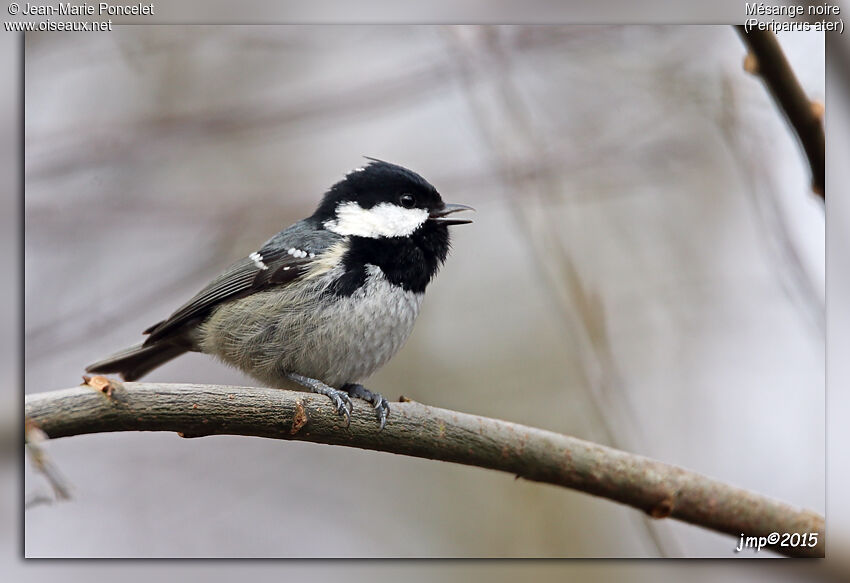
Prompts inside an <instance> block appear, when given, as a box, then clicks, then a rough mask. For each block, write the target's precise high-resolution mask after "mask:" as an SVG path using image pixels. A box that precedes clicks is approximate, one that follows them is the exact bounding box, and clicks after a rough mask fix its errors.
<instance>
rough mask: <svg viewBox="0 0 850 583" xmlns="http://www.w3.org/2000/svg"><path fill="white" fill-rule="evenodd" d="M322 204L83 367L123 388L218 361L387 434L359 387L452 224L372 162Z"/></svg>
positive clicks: (380, 404) (376, 400)
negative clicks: (323, 399)
mask: <svg viewBox="0 0 850 583" xmlns="http://www.w3.org/2000/svg"><path fill="white" fill-rule="evenodd" d="M370 160H371V162H370V163H369V164H368V165H366V166H365V167H363V168H358V169H357V170H354V171H353V172H351V173H349V174H348V175H346V176H345V178H344V179H343V180H341V181H340V182H338V183H336V184H334V185H333V186H332V187H331V188H330V190H328V192H327V193H325V195H324V197H323V199H322V202H321V204H320V205H319V207H318V208H317V209H316V212H315V213H313V215H312V216H310V217H308V218H306V219H304V220H301V221H299V222H297V223H295V224H294V225H292V226H290V227H289V228H287V229H285V230H283V231H281V232H280V233H278V234H277V235H275V236H274V237H272V238H271V239H269V240H268V241H266V243H265V244H264V245H263V246H262V247H261V248H260V249H259V250H258V251H256V252H254V253H251V254H250V255H248V257H245V258H244V259H241V260H239V261H237V262H236V263H234V264H233V265H231V266H230V267H228V268H227V269H226V270H225V271H224V272H223V273H222V274H221V275H219V276H218V277H216V278H215V279H214V280H213V281H212V282H211V283H210V284H209V285H207V286H206V287H205V288H204V289H202V290H201V291H200V292H198V294H197V295H195V296H194V297H193V298H192V299H190V300H189V301H188V302H186V303H185V304H184V305H183V306H181V307H180V308H178V309H177V311H175V312H174V313H173V314H171V316H169V317H168V318H167V319H165V320H163V321H162V322H159V323H157V324H154V325H153V326H151V327H150V328H148V329H147V330H145V332H144V333H145V334H147V335H148V338H147V339H146V340H145V341H144V342H143V343H141V344H138V345H136V346H133V347H131V348H128V349H126V350H124V351H122V352H119V353H117V354H115V355H113V356H111V357H109V358H107V359H105V360H102V361H100V362H96V363H94V364H92V365H90V366H88V367H87V368H86V371H87V372H93V373H120V375H121V376H122V377H123V378H124V379H125V380H128V381H131V380H134V379H137V378H139V377H141V376H143V375H144V374H146V373H147V372H149V371H151V370H152V369H154V368H156V367H158V366H160V365H161V364H163V363H165V362H167V361H169V360H171V359H173V358H175V357H177V356H180V355H181V354H183V353H185V352H189V351H193V352H203V353H206V354H210V355H213V356H216V357H218V358H219V359H221V360H222V361H224V362H225V363H227V364H230V365H233V366H235V367H237V368H239V369H241V370H242V371H244V372H245V373H247V374H249V375H250V376H252V377H254V378H256V379H258V380H260V381H261V382H263V383H265V384H267V385H269V386H271V387H276V388H294V387H293V383H294V384H295V385H297V386H298V388H302V389H307V390H310V391H313V392H315V393H320V394H322V395H327V396H328V397H330V399H331V400H332V402H333V404H334V406H335V408H336V410H337V413H339V414H340V415H343V416H345V418H346V419H347V420H349V419H350V415H351V407H352V405H351V399H350V397H358V398H361V399H364V400H366V401H368V402H370V403H371V404H372V405H373V406H374V407H375V412H376V415H377V417H378V421H379V423H380V427H381V428H383V427H384V424H385V423H386V418H387V415H388V413H389V405H388V404H387V401H386V399H384V398H383V397H382V396H381V395H380V394H377V393H373V392H371V391H368V390H367V389H365V388H364V387H363V386H362V385H360V384H359V382H360V381H362V380H363V379H365V378H366V377H368V376H369V375H370V374H372V373H373V372H375V371H376V370H378V369H379V368H380V367H381V366H383V365H384V364H386V362H387V361H389V360H390V358H392V356H393V355H394V354H395V353H396V352H397V351H398V350H399V349H400V348H401V346H402V345H403V344H404V342H405V341H406V340H407V337H408V336H409V335H410V332H411V331H412V329H413V323H414V321H415V320H416V316H417V315H418V314H419V307H420V305H421V303H422V297H423V294H424V292H425V288H426V287H427V285H428V283H429V282H430V281H431V279H432V278H433V277H434V275H436V273H437V270H438V269H439V268H440V266H441V265H442V263H443V261H445V259H446V255H447V253H448V251H449V230H448V227H449V225H460V224H464V223H470V222H472V221H470V220H466V219H457V218H451V217H450V215H452V214H453V213H455V212H457V211H462V210H472V209H471V207H468V206H465V205H460V204H445V203H444V202H443V200H442V198H441V197H440V194H439V193H438V192H437V190H436V189H435V188H434V187H433V186H432V185H431V184H429V183H428V182H427V181H426V180H425V179H424V178H422V177H421V176H419V175H418V174H416V173H415V172H412V171H410V170H408V169H407V168H403V167H401V166H397V165H395V164H390V163H388V162H384V161H381V160H376V159H372V158H370Z"/></svg>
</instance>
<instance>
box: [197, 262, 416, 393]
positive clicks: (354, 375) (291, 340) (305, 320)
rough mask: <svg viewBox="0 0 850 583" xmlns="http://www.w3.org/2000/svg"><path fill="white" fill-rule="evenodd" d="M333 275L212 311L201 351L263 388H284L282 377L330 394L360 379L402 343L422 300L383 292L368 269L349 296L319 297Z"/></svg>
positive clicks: (376, 273) (387, 287) (384, 285)
mask: <svg viewBox="0 0 850 583" xmlns="http://www.w3.org/2000/svg"><path fill="white" fill-rule="evenodd" d="M337 269H338V268H337ZM337 269H334V270H331V271H329V272H326V273H325V274H323V275H322V276H320V277H317V278H314V279H311V280H308V281H305V282H302V284H303V285H289V286H285V287H282V288H278V289H275V290H269V291H265V292H259V293H255V294H253V295H251V296H248V297H246V298H242V299H240V300H238V301H236V302H231V303H228V304H224V305H222V306H220V307H219V308H217V309H216V310H215V312H213V314H212V315H211V316H210V318H209V319H208V320H207V322H206V323H205V324H204V326H203V328H202V339H201V346H202V348H203V350H204V352H207V353H209V354H214V355H216V356H218V357H220V358H221V359H222V360H224V361H225V362H227V363H229V364H232V365H234V366H237V367H238V368H240V369H242V370H243V371H245V372H246V373H248V374H250V375H251V376H254V377H256V378H258V379H260V380H261V381H263V382H264V383H266V384H268V385H270V386H286V387H291V385H290V384H289V383H288V382H285V381H284V380H283V378H282V377H283V374H284V373H287V372H295V373H298V374H301V375H304V376H308V377H311V378H315V379H319V380H321V381H323V382H325V383H326V384H328V385H330V386H333V387H340V386H342V385H343V384H345V383H349V382H357V381H360V380H362V379H364V378H366V377H368V376H369V375H370V374H372V373H373V372H375V371H376V370H378V369H379V368H380V367H381V366H383V365H384V364H386V363H387V361H389V360H390V358H392V356H393V355H394V354H395V353H396V352H398V350H399V349H400V348H401V347H402V345H403V344H404V342H405V341H406V340H407V338H408V336H409V335H410V333H411V331H412V330H413V324H414V322H415V321H416V317H417V316H418V314H419V308H420V305H421V303H422V294H416V293H413V292H409V291H404V290H403V289H401V288H399V287H397V286H394V285H391V284H390V283H388V282H387V281H386V279H385V278H384V276H383V273H382V272H381V271H380V269H379V268H377V267H375V266H373V265H369V266H367V273H368V276H367V279H366V283H365V284H364V285H363V286H362V287H361V288H360V289H358V290H357V291H355V292H354V293H353V294H352V295H351V296H348V297H341V298H338V297H333V296H329V295H322V293H321V292H322V291H323V290H324V288H326V287H327V285H328V284H329V283H330V282H331V281H333V280H334V279H335V278H336V277H338V276H339V275H340V273H339V272H338V271H337ZM317 298H321V299H320V300H318V301H317Z"/></svg>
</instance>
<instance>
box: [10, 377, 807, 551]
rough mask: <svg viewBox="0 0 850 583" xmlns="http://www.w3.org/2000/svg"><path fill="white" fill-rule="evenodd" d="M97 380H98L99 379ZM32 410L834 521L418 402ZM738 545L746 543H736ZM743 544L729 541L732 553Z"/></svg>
mask: <svg viewBox="0 0 850 583" xmlns="http://www.w3.org/2000/svg"><path fill="white" fill-rule="evenodd" d="M93 384H94V383H93ZM26 416H27V419H28V420H29V421H30V422H32V423H34V424H35V425H36V426H38V427H39V428H40V429H41V430H42V431H44V432H45V433H46V434H47V435H48V436H49V437H51V438H57V437H66V436H71V435H80V434H86V433H100V432H109V431H175V432H178V433H180V434H181V435H182V436H185V437H200V436H206V435H222V434H227V435H251V436H257V437H268V438H273V439H295V440H301V441H312V442H316V443H325V444H329V445H344V446H348V447H359V448H362V449H370V450H375V451H385V452H390V453H397V454H402V455H409V456H414V457H421V458H427V459H436V460H443V461H449V462H455V463H460V464H466V465H471V466H479V467H482V468H489V469H493V470H500V471H503V472H509V473H512V474H516V475H517V476H519V477H522V478H525V479H528V480H533V481H537V482H546V483H549V484H555V485H558V486H564V487H566V488H572V489H575V490H580V491H582V492H587V493H588V494H594V495H596V496H601V497H604V498H608V499H610V500H614V501H616V502H620V503H622V504H627V505H629V506H632V507H634V508H637V509H639V510H643V511H644V512H647V513H648V514H649V515H650V516H653V517H655V518H665V517H668V516H669V517H672V518H676V519H678V520H682V521H685V522H689V523H691V524H696V525H699V526H703V527H705V528H709V529H712V530H716V531H719V532H722V533H726V534H730V535H732V536H734V537H736V538H737V537H739V536H741V534H742V533H743V534H744V535H745V536H756V537H758V536H765V537H766V536H768V535H769V534H770V533H773V532H777V533H779V534H780V535H781V534H782V533H786V532H787V533H809V532H817V533H818V537H817V545H816V546H815V547H814V548H809V547H796V548H795V547H779V546H773V547H768V548H771V549H772V550H775V551H776V552H779V553H782V554H786V555H789V556H815V557H822V556H823V555H824V540H823V539H824V519H823V517H821V516H820V515H818V514H816V513H814V512H812V511H807V510H797V509H795V508H792V507H790V506H788V505H786V504H784V503H782V502H778V501H776V500H772V499H770V498H767V497H765V496H761V495H759V494H755V493H753V492H748V491H746V490H743V489H740V488H736V487H733V486H729V485H727V484H724V483H722V482H719V481H717V480H713V479H711V478H708V477H706V476H702V475H700V474H697V473H694V472H691V471H688V470H685V469H682V468H679V467H676V466H672V465H669V464H665V463H662V462H658V461H655V460H651V459H649V458H645V457H642V456H639V455H635V454H631V453H627V452H624V451H619V450H616V449H612V448H609V447H605V446H602V445H597V444H595V443H591V442H587V441H583V440H581V439H577V438H574V437H569V436H566V435H560V434H557V433H553V432H551V431H544V430H541V429H535V428H531V427H525V426H522V425H517V424H515V423H510V422H507V421H499V420H496V419H489V418H486V417H478V416H475V415H469V414H466V413H459V412H456V411H449V410H445V409H438V408H435V407H428V406H425V405H422V404H420V403H415V402H412V401H406V402H400V403H393V404H392V406H391V412H390V417H389V419H388V421H387V426H386V428H385V429H384V430H383V431H381V432H379V431H378V429H377V423H376V421H375V417H374V413H373V411H372V410H371V407H369V406H368V405H366V404H365V403H360V402H357V403H356V405H355V411H354V414H353V415H352V419H351V425H350V426H349V427H347V428H346V427H345V426H344V425H343V423H342V421H341V418H340V417H339V416H338V415H337V414H336V412H335V410H334V409H333V407H332V406H331V402H330V401H329V400H328V399H327V398H326V397H323V396H320V395H313V394H309V393H298V392H292V391H283V390H277V389H265V388H246V387H227V386H211V385H184V384H158V383H124V384H123V385H122V384H119V383H115V382H114V383H113V385H112V386H111V387H109V390H106V389H103V392H99V391H97V390H94V389H93V388H92V387H91V386H86V385H83V386H80V387H76V388H72V389H64V390H59V391H53V392H48V393H37V394H31V395H27V397H26ZM734 545H737V543H734ZM733 548H734V546H730V552H731V551H732V549H733Z"/></svg>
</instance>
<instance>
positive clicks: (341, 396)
mask: <svg viewBox="0 0 850 583" xmlns="http://www.w3.org/2000/svg"><path fill="white" fill-rule="evenodd" d="M286 377H287V378H288V379H289V380H291V381H294V382H296V383H298V384H299V385H301V386H302V387H305V388H307V389H310V391H311V392H313V393H318V394H320V395H325V396H326V397H329V398H330V400H331V401H332V402H333V404H334V407H336V412H337V413H338V414H339V415H342V416H343V417H345V421H346V423H349V424H350V423H351V407H352V405H351V399H350V398H349V397H348V393H347V392H346V391H344V390H343V391H340V390H338V389H334V388H333V387H329V386H328V385H326V384H325V383H323V382H322V381H317V380H316V379H311V378H310V377H305V376H302V375H300V374H295V373H289V374H287V375H286Z"/></svg>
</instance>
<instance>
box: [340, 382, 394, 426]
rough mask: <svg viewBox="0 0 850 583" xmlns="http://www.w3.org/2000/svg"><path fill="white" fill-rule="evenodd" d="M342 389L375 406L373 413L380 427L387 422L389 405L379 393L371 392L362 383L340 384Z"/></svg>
mask: <svg viewBox="0 0 850 583" xmlns="http://www.w3.org/2000/svg"><path fill="white" fill-rule="evenodd" d="M342 390H343V391H346V392H347V393H348V394H349V395H351V396H352V397H357V398H358V399H363V400H364V401H369V402H370V403H371V404H372V406H373V407H375V415H376V416H377V417H378V423H380V424H381V429H383V428H384V425H386V424H387V415H389V414H390V405H389V403H387V400H386V399H385V398H384V397H382V396H381V394H380V393H373V392H372V391H370V390H368V389H367V388H366V387H364V386H363V385H358V384H355V383H349V384H347V385H343V386H342Z"/></svg>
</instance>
